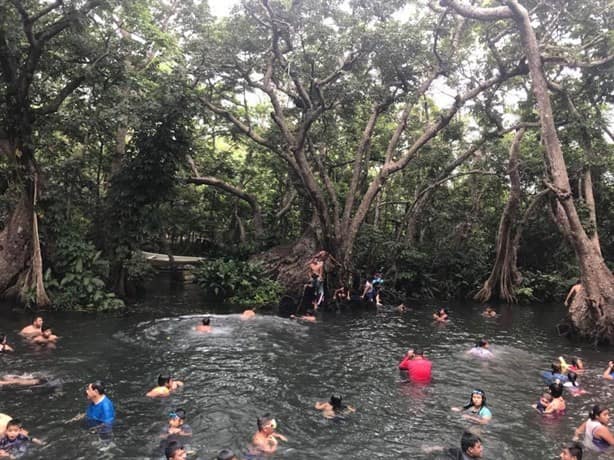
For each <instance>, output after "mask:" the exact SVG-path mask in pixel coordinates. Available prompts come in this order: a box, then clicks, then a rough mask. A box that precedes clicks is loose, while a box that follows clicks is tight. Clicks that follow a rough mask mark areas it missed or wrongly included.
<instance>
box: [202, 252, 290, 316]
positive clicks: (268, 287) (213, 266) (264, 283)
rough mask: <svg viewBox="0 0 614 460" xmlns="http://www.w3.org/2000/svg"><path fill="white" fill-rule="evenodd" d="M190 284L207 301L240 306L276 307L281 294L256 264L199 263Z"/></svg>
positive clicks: (277, 284) (242, 262) (218, 261)
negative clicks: (211, 298) (214, 300)
mask: <svg viewBox="0 0 614 460" xmlns="http://www.w3.org/2000/svg"><path fill="white" fill-rule="evenodd" d="M194 282H195V283H197V284H198V285H199V286H200V287H201V288H203V289H204V290H205V291H206V292H207V294H209V295H210V296H211V297H213V298H215V299H219V300H223V301H228V302H230V303H233V304H237V305H241V306H255V307H257V306H262V305H269V304H274V303H277V301H278V300H279V297H280V296H281V294H282V292H283V290H282V287H281V286H280V285H279V283H277V281H274V280H272V279H270V278H269V277H268V276H267V274H266V272H265V270H264V268H263V266H262V265H261V264H259V263H253V262H244V261H238V260H232V259H231V260H225V259H214V260H207V261H203V262H200V264H199V265H198V266H197V267H196V269H195V270H194Z"/></svg>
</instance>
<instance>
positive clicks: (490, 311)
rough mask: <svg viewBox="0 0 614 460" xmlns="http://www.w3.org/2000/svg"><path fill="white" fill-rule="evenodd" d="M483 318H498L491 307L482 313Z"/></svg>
mask: <svg viewBox="0 0 614 460" xmlns="http://www.w3.org/2000/svg"><path fill="white" fill-rule="evenodd" d="M482 316H484V317H485V318H494V317H496V316H497V312H496V311H495V310H494V309H493V308H492V307H491V306H487V307H486V309H485V310H484V311H483V312H482Z"/></svg>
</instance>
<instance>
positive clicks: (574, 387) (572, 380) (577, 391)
mask: <svg viewBox="0 0 614 460" xmlns="http://www.w3.org/2000/svg"><path fill="white" fill-rule="evenodd" d="M567 379H568V381H567V382H565V383H564V384H563V386H564V387H565V388H567V389H568V390H569V392H570V393H571V395H572V396H581V395H585V394H586V393H587V391H586V390H584V389H582V388H580V385H579V384H578V381H577V379H578V375H577V374H576V373H575V372H573V371H571V370H570V371H569V372H567Z"/></svg>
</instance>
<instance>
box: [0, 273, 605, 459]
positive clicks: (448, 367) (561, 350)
mask: <svg viewBox="0 0 614 460" xmlns="http://www.w3.org/2000/svg"><path fill="white" fill-rule="evenodd" d="M157 289H158V292H157V293H156V292H152V293H151V295H150V296H149V298H148V299H147V300H144V301H142V302H140V303H139V304H138V305H137V306H136V307H135V308H134V309H133V310H134V311H136V313H132V314H129V315H123V316H112V315H81V314H54V313H50V314H49V315H48V316H47V322H48V323H49V324H50V325H51V326H52V327H53V328H54V330H55V331H56V333H57V334H58V335H60V336H61V337H62V339H61V340H60V342H59V344H58V346H57V349H55V350H39V349H35V348H32V347H31V346H30V345H28V344H27V343H25V342H24V341H22V340H21V339H20V338H18V337H17V335H16V333H17V331H18V330H19V329H20V328H21V327H22V326H23V325H24V324H25V323H26V322H27V321H28V318H27V317H26V316H24V315H20V314H7V313H3V314H2V316H0V322H1V326H0V331H3V332H7V333H8V334H9V338H10V341H11V342H12V343H13V344H14V345H15V347H16V348H17V351H16V353H14V354H12V355H4V356H0V366H1V369H2V371H4V373H37V374H41V375H44V376H46V377H47V378H49V379H50V380H51V381H52V382H53V383H54V385H56V386H55V387H54V388H53V389H51V390H50V391H35V392H29V391H10V390H2V391H0V412H4V413H8V414H10V415H12V416H14V417H19V418H21V419H22V420H23V422H24V424H25V426H26V427H27V428H28V429H29V430H30V431H31V433H32V434H33V435H35V436H37V437H38V438H41V439H43V440H45V441H46V445H45V446H43V447H37V448H32V449H30V450H29V452H28V453H27V454H26V455H25V456H24V458H26V459H34V458H40V459H107V458H108V459H146V458H160V455H159V452H157V451H156V448H157V447H158V445H159V437H158V434H159V432H160V429H161V428H162V427H163V426H164V425H165V423H166V414H167V413H168V412H169V410H171V409H173V408H176V407H183V408H184V409H185V410H186V412H187V423H188V424H190V425H191V426H192V428H193V430H194V436H193V439H192V440H190V441H189V443H188V444H189V446H190V449H191V450H193V451H194V454H192V456H191V458H200V459H209V458H212V457H213V456H214V455H215V453H216V452H217V451H218V450H220V449H221V448H224V447H230V448H232V449H233V450H235V452H238V453H240V454H241V456H242V457H243V455H244V453H245V452H246V451H247V447H248V444H249V441H250V439H251V436H252V435H253V433H254V432H255V430H256V417H257V416H258V415H261V414H263V413H265V412H271V413H272V414H274V415H275V417H276V419H277V421H278V424H279V428H278V431H279V432H281V433H283V434H284V435H286V436H287V437H288V438H289V441H288V442H287V443H281V448H280V450H279V452H278V453H277V454H275V456H274V457H275V458H287V459H319V458H326V459H365V460H367V459H374V458H382V459H383V458H386V459H392V458H404V459H430V458H437V456H436V455H435V454H433V453H428V452H429V451H430V450H432V449H433V448H435V447H437V446H440V447H451V446H457V445H458V444H459V439H460V436H461V433H462V431H463V429H465V428H467V427H469V426H470V425H469V424H468V422H466V421H465V420H463V419H462V418H461V417H460V416H459V414H457V413H454V412H451V411H450V407H451V406H458V405H462V404H464V403H465V402H466V400H467V399H468V397H469V394H470V392H471V390H472V389H473V388H474V387H479V388H482V389H484V390H485V391H486V395H487V398H488V402H489V406H490V408H491V410H492V412H493V421H492V423H491V424H490V425H488V426H486V427H481V428H479V431H480V432H481V435H482V438H483V442H484V445H485V458H486V459H497V460H499V459H519V458H522V459H540V460H541V459H554V458H557V456H558V453H559V452H560V449H561V447H562V446H563V445H564V444H565V443H567V442H568V441H570V440H571V437H572V435H573V429H574V428H575V427H576V426H577V425H579V424H580V423H581V422H582V421H583V420H584V418H585V414H587V413H588V409H589V407H590V406H591V405H592V404H594V403H596V402H599V403H603V404H606V405H611V404H612V402H613V392H612V389H613V388H614V386H612V385H611V384H610V383H609V382H606V381H604V380H602V379H601V378H600V375H601V372H602V370H603V368H604V367H605V364H606V363H607V361H608V360H609V359H612V356H611V355H612V353H610V352H609V351H608V350H594V349H592V348H591V347H590V346H584V345H575V344H572V343H570V342H568V341H567V340H566V339H564V338H561V337H559V336H558V335H557V334H556V331H555V329H554V327H553V326H554V324H556V322H558V320H559V319H560V318H561V317H562V315H563V313H564V312H563V310H562V307H561V306H557V305H550V306H542V305H534V306H519V307H514V308H499V309H498V310H500V311H501V313H502V314H501V315H500V316H499V317H498V318H495V319H484V318H483V317H481V316H480V312H481V311H482V307H480V306H478V305H472V304H467V305H460V304H458V305H456V304H446V305H445V306H447V307H449V310H450V315H451V318H452V321H451V323H450V324H448V325H445V326H437V325H434V324H433V323H432V321H431V319H430V317H431V316H430V315H431V313H432V311H433V310H434V309H435V307H436V306H437V305H435V304H425V305H412V310H411V311H409V312H407V313H403V314H399V313H396V312H395V311H393V310H392V309H390V310H384V311H379V312H377V311H360V312H342V313H340V314H334V313H329V314H325V315H324V316H323V317H322V318H320V321H319V322H318V323H317V324H301V323H297V322H295V321H291V320H287V319H283V318H279V317H275V316H265V315H263V316H259V317H257V318H256V319H255V320H253V321H242V320H241V319H240V318H239V316H238V315H236V314H229V313H227V310H226V311H225V312H221V311H219V310H218V309H216V308H214V307H211V306H206V305H205V304H204V303H203V301H202V299H201V298H200V297H199V295H198V294H197V293H196V292H195V291H194V290H193V289H192V288H188V289H187V290H185V291H184V290H178V291H172V292H170V293H169V291H168V286H165V285H163V284H158V285H157ZM205 312H206V313H212V314H213V317H212V324H213V327H214V332H213V333H211V334H206V335H203V334H198V333H196V332H194V331H193V330H192V329H193V327H194V325H196V324H197V322H198V320H199V317H200V316H201V315H202V314H203V313H205ZM480 337H487V338H489V339H490V340H491V342H492V350H493V352H494V354H495V357H496V358H495V359H494V360H492V361H490V362H484V361H477V360H475V359H469V358H467V357H466V356H465V354H464V352H465V351H466V350H467V349H468V348H470V346H471V345H472V342H474V341H475V340H476V339H477V338H480ZM410 346H413V347H422V348H424V349H425V350H426V353H427V355H428V357H429V358H430V359H431V360H432V361H433V363H434V366H433V367H434V373H433V377H434V378H433V382H432V383H431V384H430V385H428V386H423V387H417V386H414V385H412V384H410V383H407V382H404V381H403V378H402V377H403V376H402V375H401V374H400V373H399V371H398V370H397V367H396V366H397V363H398V361H399V359H400V357H401V355H402V354H403V353H404V351H405V350H406V349H407V348H408V347H410ZM561 354H563V355H576V356H581V357H583V358H585V360H586V362H587V365H588V368H589V370H588V372H587V374H586V375H585V376H583V377H582V384H583V385H584V386H585V387H586V389H587V390H588V391H589V392H590V394H588V395H585V396H581V397H578V398H573V397H571V396H570V395H569V394H567V395H566V400H567V406H568V409H567V412H566V414H565V415H564V416H562V417H559V418H557V419H554V420H547V419H544V418H542V417H540V416H539V415H538V414H537V413H536V412H535V411H534V410H533V409H532V408H531V407H530V405H531V404H532V403H534V402H535V401H536V400H537V398H538V396H539V394H540V392H541V391H542V389H543V388H544V385H543V383H542V382H541V380H540V378H539V371H541V370H544V369H546V368H548V367H549V363H550V362H551V361H552V360H553V359H554V358H556V357H557V356H558V355H561ZM165 371H170V372H172V373H173V374H174V375H175V376H176V378H178V379H180V380H183V381H184V382H185V388H184V389H183V390H181V391H179V392H178V393H176V394H174V395H173V396H171V397H170V398H169V399H166V400H154V401H152V400H150V399H148V398H146V397H145V393H146V392H147V391H148V390H149V389H150V388H151V387H153V386H154V383H155V379H156V376H157V375H158V374H159V373H160V372H165ZM95 379H101V380H103V381H105V382H107V385H108V394H109V396H110V398H111V399H112V400H113V401H114V403H115V407H116V411H117V422H116V424H115V426H114V436H113V439H112V441H111V442H107V441H102V440H100V439H99V438H98V436H96V435H93V434H91V433H89V432H88V431H87V430H84V429H83V428H82V427H81V426H80V425H79V424H78V423H68V424H66V423H64V421H66V420H68V419H70V418H71V417H73V416H75V415H76V414H77V413H79V412H83V411H84V409H85V405H86V401H85V399H84V396H83V387H84V385H85V383H87V382H90V381H92V380H95ZM332 392H337V393H341V394H342V395H343V397H344V401H345V402H347V403H349V404H352V405H354V406H355V407H356V408H357V412H356V413H355V414H353V415H352V416H350V417H348V418H347V419H345V420H341V421H332V422H331V421H328V420H325V419H323V418H322V417H321V415H320V414H319V413H317V412H316V411H315V410H314V409H313V405H314V403H315V401H317V400H325V399H328V398H329V397H330V394H331V393H332ZM474 428H475V427H474ZM588 458H593V457H591V456H590V455H589V456H588Z"/></svg>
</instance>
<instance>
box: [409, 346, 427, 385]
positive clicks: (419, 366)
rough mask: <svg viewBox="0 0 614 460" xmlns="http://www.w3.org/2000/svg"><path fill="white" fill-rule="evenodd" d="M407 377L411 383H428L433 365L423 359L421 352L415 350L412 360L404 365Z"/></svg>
mask: <svg viewBox="0 0 614 460" xmlns="http://www.w3.org/2000/svg"><path fill="white" fill-rule="evenodd" d="M406 366H407V367H406V369H407V375H408V376H409V379H410V380H411V381H412V382H416V383H429V382H430V381H431V370H432V368H433V363H432V362H430V361H429V360H428V359H426V358H425V357H424V352H423V351H422V350H415V351H414V356H413V358H412V359H409V360H408V361H407V363H406Z"/></svg>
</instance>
